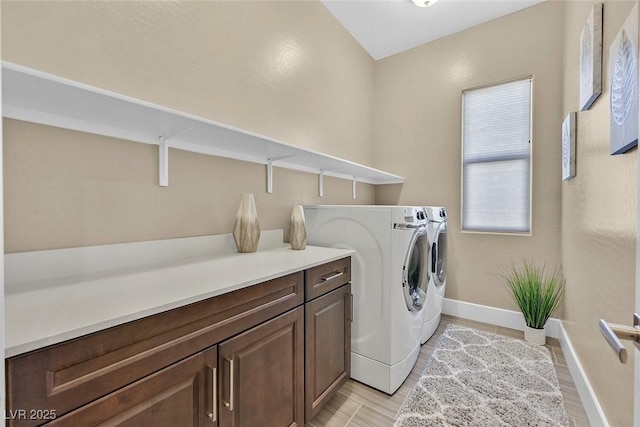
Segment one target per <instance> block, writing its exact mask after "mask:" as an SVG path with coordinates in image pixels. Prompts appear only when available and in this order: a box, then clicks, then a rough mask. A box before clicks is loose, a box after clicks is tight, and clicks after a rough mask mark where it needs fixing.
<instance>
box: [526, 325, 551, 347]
mask: <svg viewBox="0 0 640 427" xmlns="http://www.w3.org/2000/svg"><path fill="white" fill-rule="evenodd" d="M524 340H525V341H526V342H530V343H531V344H538V345H545V344H546V343H547V335H546V333H545V331H544V329H534V328H530V327H528V326H527V325H524Z"/></svg>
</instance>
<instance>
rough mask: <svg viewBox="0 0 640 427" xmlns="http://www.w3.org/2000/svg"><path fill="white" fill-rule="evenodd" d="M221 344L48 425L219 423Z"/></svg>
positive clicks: (209, 424) (62, 426) (74, 426)
mask: <svg viewBox="0 0 640 427" xmlns="http://www.w3.org/2000/svg"><path fill="white" fill-rule="evenodd" d="M216 363H217V347H216V346H213V347H211V348H209V349H207V350H205V351H202V352H200V353H197V354H195V355H193V356H191V357H188V358H186V359H185V360H183V361H181V362H178V363H175V364H173V365H171V366H169V367H167V368H165V369H162V370H161V371H159V372H156V373H155V374H153V375H149V376H148V377H146V378H143V379H142V380H140V381H137V382H135V383H133V384H131V385H129V386H127V387H124V388H122V389H120V390H118V391H116V392H114V393H111V394H109V395H107V396H105V397H103V398H101V399H98V400H97V401H95V402H92V403H90V404H87V405H85V406H82V407H81V408H79V409H77V410H75V411H73V412H71V413H69V414H66V415H64V416H62V417H60V418H57V419H55V420H54V421H52V422H51V423H50V424H49V425H51V426H56V427H67V426H68V427H76V426H93V425H119V426H131V427H133V426H157V427H175V426H215V425H216V416H217V414H216V412H215V411H216V409H217V406H216V405H217V403H216V402H215V400H216V381H217V375H216Z"/></svg>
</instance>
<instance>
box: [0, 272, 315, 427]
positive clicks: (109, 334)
mask: <svg viewBox="0 0 640 427" xmlns="http://www.w3.org/2000/svg"><path fill="white" fill-rule="evenodd" d="M303 277H304V276H303V272H298V273H294V274H290V275H288V276H284V277H280V278H277V279H273V280H270V281H267V282H264V283H261V284H258V285H254V286H251V287H248V288H244V289H240V290H238V291H234V292H230V293H227V294H224V295H220V296H217V297H214V298H209V299H207V300H204V301H200V302H197V303H194V304H191V305H187V306H184V307H180V308H177V309H174V310H170V311H167V312H164V313H160V314H157V315H154V316H150V317H146V318H144V319H141V320H137V321H135V322H130V323H126V324H124V325H120V326H117V327H114V328H110V329H107V330H104V331H100V332H97V333H94V334H91V335H87V336H85V337H81V338H77V339H74V340H71V341H67V342H64V343H61V344H58V345H55V346H51V347H47V348H45V349H42V350H38V351H34V352H31V353H27V354H24V355H20V356H16V357H13V358H11V359H8V360H7V363H6V367H7V409H8V410H19V409H23V410H27V412H28V411H29V410H31V409H34V410H36V409H47V410H55V412H56V413H57V414H58V416H61V415H63V414H65V413H67V412H69V411H72V410H73V409H76V408H78V407H80V406H82V405H84V404H86V403H89V402H91V401H93V400H95V399H98V398H101V397H103V396H105V395H107V394H109V393H111V392H113V391H115V390H117V389H119V388H121V387H124V386H126V385H128V384H131V383H133V382H135V381H137V380H139V379H141V378H143V377H145V376H147V375H150V374H152V373H154V372H157V371H159V370H161V369H163V368H165V367H167V366H169V365H171V364H173V363H175V362H177V361H179V360H182V359H184V358H186V357H188V356H191V355H193V354H195V353H197V352H199V351H202V350H204V349H206V348H208V347H210V346H211V345H213V344H216V343H218V342H221V341H223V340H225V339H227V338H229V337H231V336H233V335H236V334H238V333H240V332H243V331H245V330H247V329H249V328H250V327H253V326H254V325H257V324H259V323H262V322H264V321H266V320H268V319H271V318H273V317H275V316H278V315H279V314H281V313H284V312H285V311H287V310H289V309H291V308H294V307H297V306H298V305H300V304H302V302H303ZM176 286H180V284H179V283H176ZM8 424H9V425H10V426H31V425H37V421H36V420H20V419H13V420H9V421H8Z"/></svg>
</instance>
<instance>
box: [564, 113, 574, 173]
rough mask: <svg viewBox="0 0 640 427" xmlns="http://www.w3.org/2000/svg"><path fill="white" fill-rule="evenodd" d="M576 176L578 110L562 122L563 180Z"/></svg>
mask: <svg viewBox="0 0 640 427" xmlns="http://www.w3.org/2000/svg"><path fill="white" fill-rule="evenodd" d="M574 176H576V112H575V111H572V112H571V113H569V114H567V117H565V119H564V121H563V122H562V180H563V181H569V180H570V179H571V178H573V177H574Z"/></svg>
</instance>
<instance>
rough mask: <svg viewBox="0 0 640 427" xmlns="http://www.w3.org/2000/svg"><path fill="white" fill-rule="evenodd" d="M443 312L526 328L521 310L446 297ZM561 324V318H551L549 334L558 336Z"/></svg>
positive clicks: (484, 321)
mask: <svg viewBox="0 0 640 427" xmlns="http://www.w3.org/2000/svg"><path fill="white" fill-rule="evenodd" d="M442 313H443V314H448V315H450V316H456V317H462V318H463V319H469V320H475V321H476V322H483V323H489V324H490V325H496V326H502V327H504V328H510V329H516V330H518V331H522V330H524V317H523V316H522V313H520V312H519V311H513V310H505V309H504V308H496V307H490V306H488V305H480V304H474V303H471V302H464V301H457V300H453V299H449V298H445V299H444V307H443V308H442ZM559 326H561V322H560V320H558V319H554V318H551V319H549V321H548V322H547V326H546V327H545V328H544V329H545V331H546V333H547V336H548V337H551V338H558V335H559V331H560V329H559Z"/></svg>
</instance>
